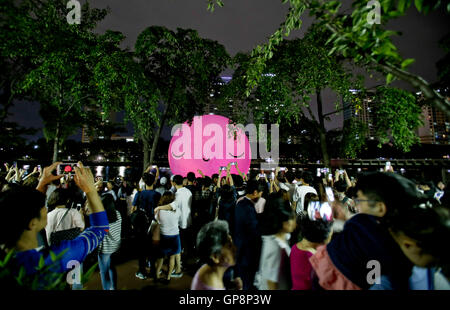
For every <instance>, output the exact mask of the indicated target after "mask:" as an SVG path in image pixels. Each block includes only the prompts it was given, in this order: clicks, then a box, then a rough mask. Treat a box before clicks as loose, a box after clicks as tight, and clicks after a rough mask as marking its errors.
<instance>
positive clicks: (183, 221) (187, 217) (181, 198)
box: [170, 187, 192, 229]
mask: <svg viewBox="0 0 450 310" xmlns="http://www.w3.org/2000/svg"><path fill="white" fill-rule="evenodd" d="M191 204H192V193H191V191H190V190H189V189H187V188H185V187H182V188H180V189H178V190H177V192H176V193H175V200H174V202H172V203H171V204H170V205H171V206H172V208H173V209H175V210H176V209H179V210H180V211H181V212H180V218H179V222H178V224H179V225H180V228H182V229H186V228H187V227H189V226H191V224H192V218H191Z"/></svg>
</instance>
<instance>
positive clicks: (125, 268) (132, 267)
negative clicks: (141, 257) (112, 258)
mask: <svg viewBox="0 0 450 310" xmlns="http://www.w3.org/2000/svg"><path fill="white" fill-rule="evenodd" d="M97 269H98V268H97ZM137 269H138V261H137V259H133V260H130V261H128V262H125V263H122V264H120V265H118V266H117V289H118V290H142V289H154V290H161V289H162V290H189V289H190V286H191V281H192V276H190V275H189V274H187V273H184V274H183V277H181V278H172V279H171V280H170V283H169V284H168V285H163V284H161V283H159V282H157V283H155V281H154V280H153V279H146V280H141V279H138V278H136V276H135V273H136V271H137ZM85 289H86V290H101V289H102V283H101V280H100V274H99V272H98V270H97V271H96V272H94V273H93V274H92V276H91V278H90V281H89V282H88V283H87V285H86V286H85Z"/></svg>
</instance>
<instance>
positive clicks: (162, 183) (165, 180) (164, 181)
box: [159, 177, 167, 185]
mask: <svg viewBox="0 0 450 310" xmlns="http://www.w3.org/2000/svg"><path fill="white" fill-rule="evenodd" d="M159 183H161V185H166V183H167V178H166V177H162V178H161V180H159Z"/></svg>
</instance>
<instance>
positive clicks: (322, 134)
mask: <svg viewBox="0 0 450 310" xmlns="http://www.w3.org/2000/svg"><path fill="white" fill-rule="evenodd" d="M320 92H321V90H320V89H317V90H316V95H317V114H318V115H319V138H320V149H321V151H322V159H323V163H324V165H325V167H327V168H331V163H330V156H329V155H328V146H327V131H326V129H325V121H324V116H323V106H322V97H321V94H320Z"/></svg>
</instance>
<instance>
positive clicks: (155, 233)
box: [148, 220, 161, 243]
mask: <svg viewBox="0 0 450 310" xmlns="http://www.w3.org/2000/svg"><path fill="white" fill-rule="evenodd" d="M160 226H161V225H160V224H159V223H158V222H157V221H156V220H152V223H151V225H150V227H149V230H148V232H149V234H150V236H151V237H152V241H153V242H154V243H158V242H159V241H160V240H161V227H160Z"/></svg>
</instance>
